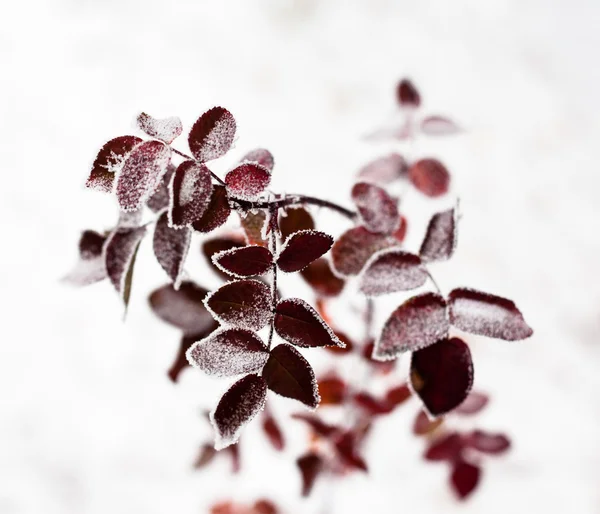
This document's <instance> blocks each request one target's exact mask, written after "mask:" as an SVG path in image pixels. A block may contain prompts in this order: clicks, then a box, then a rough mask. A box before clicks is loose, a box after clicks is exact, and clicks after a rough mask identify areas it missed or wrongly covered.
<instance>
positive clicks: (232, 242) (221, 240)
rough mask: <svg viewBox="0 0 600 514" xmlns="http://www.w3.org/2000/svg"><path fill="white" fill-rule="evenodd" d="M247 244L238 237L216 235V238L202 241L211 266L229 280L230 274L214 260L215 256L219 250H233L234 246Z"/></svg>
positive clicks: (240, 246) (241, 246)
mask: <svg viewBox="0 0 600 514" xmlns="http://www.w3.org/2000/svg"><path fill="white" fill-rule="evenodd" d="M244 246H246V245H245V244H244V242H243V241H241V240H240V239H239V238H238V237H237V236H236V237H230V236H226V237H215V238H214V239H207V240H205V241H204V242H203V243H202V253H203V254H204V257H205V258H206V260H207V262H208V264H209V266H211V267H212V269H213V270H214V271H215V272H216V273H217V274H218V275H219V276H221V277H223V278H225V279H226V280H229V274H228V273H225V272H224V271H223V270H222V269H221V268H219V267H218V266H217V265H216V264H215V263H214V262H213V256H214V255H216V254H218V253H219V252H224V251H226V250H232V249H233V248H243V247H244Z"/></svg>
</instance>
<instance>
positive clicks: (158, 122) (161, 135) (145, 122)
mask: <svg viewBox="0 0 600 514" xmlns="http://www.w3.org/2000/svg"><path fill="white" fill-rule="evenodd" d="M137 123H138V127H140V129H141V130H142V131H143V132H145V133H146V134H148V135H149V136H150V137H155V138H156V139H161V140H162V141H164V142H165V143H167V144H170V143H172V142H173V140H174V139H175V138H176V137H178V136H179V135H181V132H183V126H182V124H181V120H180V119H179V118H178V117H177V116H171V117H170V118H163V119H157V118H153V117H152V116H150V115H148V114H146V113H145V112H142V113H141V114H139V115H138V117H137Z"/></svg>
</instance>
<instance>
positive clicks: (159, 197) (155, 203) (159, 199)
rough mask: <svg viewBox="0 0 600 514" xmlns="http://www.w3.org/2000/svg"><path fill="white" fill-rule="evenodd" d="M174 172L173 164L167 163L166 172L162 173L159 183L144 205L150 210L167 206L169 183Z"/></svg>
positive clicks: (157, 210)
mask: <svg viewBox="0 0 600 514" xmlns="http://www.w3.org/2000/svg"><path fill="white" fill-rule="evenodd" d="M173 173H175V166H173V164H169V166H168V167H167V172H166V173H165V174H164V176H163V178H162V180H161V181H160V184H159V185H158V187H157V188H156V191H155V192H154V194H153V195H152V196H151V197H150V198H149V199H148V201H147V202H146V205H147V206H148V208H149V209H150V210H151V211H152V212H160V211H162V210H163V209H166V208H167V207H169V203H170V201H171V193H170V192H169V184H170V183H171V178H172V177H173Z"/></svg>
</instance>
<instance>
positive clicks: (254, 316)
mask: <svg viewBox="0 0 600 514" xmlns="http://www.w3.org/2000/svg"><path fill="white" fill-rule="evenodd" d="M204 303H205V305H206V307H207V308H208V310H209V311H210V312H211V313H212V315H213V316H214V318H215V319H216V320H217V321H218V322H220V323H224V324H228V325H233V326H235V327H239V328H246V329H248V330H260V329H261V328H263V327H264V326H265V325H266V324H267V323H268V322H269V321H270V320H271V317H272V312H271V291H270V289H269V286H268V285H266V284H265V283H264V282H259V281H258V280H236V281H234V282H228V283H227V284H225V285H224V286H221V287H220V288H219V289H217V290H216V291H215V292H214V293H211V294H209V295H208V296H207V297H206V299H205V301H204Z"/></svg>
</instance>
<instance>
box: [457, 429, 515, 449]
mask: <svg viewBox="0 0 600 514" xmlns="http://www.w3.org/2000/svg"><path fill="white" fill-rule="evenodd" d="M465 445H466V446H468V447H469V448H473V449H475V450H477V451H480V452H482V453H489V454H491V455H500V454H501V453H504V452H506V451H508V450H509V448H510V439H509V438H508V437H506V436H505V435H504V434H493V433H490V432H484V431H483V430H474V431H473V432H471V433H470V434H468V435H467V436H466V437H465Z"/></svg>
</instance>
